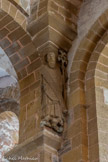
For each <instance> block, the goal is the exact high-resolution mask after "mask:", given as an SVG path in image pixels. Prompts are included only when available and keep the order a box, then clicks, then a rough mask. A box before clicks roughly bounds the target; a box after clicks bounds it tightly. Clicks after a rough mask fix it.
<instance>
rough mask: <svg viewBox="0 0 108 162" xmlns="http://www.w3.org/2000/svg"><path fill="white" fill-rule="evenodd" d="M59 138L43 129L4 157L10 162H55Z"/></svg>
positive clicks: (59, 142) (59, 143)
mask: <svg viewBox="0 0 108 162" xmlns="http://www.w3.org/2000/svg"><path fill="white" fill-rule="evenodd" d="M60 145H61V137H60V136H58V135H57V134H56V133H54V132H51V131H50V130H48V129H47V128H44V130H42V131H41V132H40V133H38V134H37V135H36V136H34V137H32V138H30V139H28V140H27V141H26V142H24V143H21V144H19V145H18V146H16V147H15V148H14V149H13V150H12V151H10V152H8V153H7V154H6V155H5V158H6V159H7V160H9V161H10V162H11V161H12V162H13V161H16V162H22V161H26V162H32V161H35V162H57V161H58V156H57V155H58V150H59V149H60Z"/></svg>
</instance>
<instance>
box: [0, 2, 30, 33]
mask: <svg viewBox="0 0 108 162" xmlns="http://www.w3.org/2000/svg"><path fill="white" fill-rule="evenodd" d="M0 8H1V10H3V11H5V12H6V13H7V14H8V15H10V16H11V17H12V18H13V19H14V20H15V21H16V22H17V23H18V24H19V25H21V26H22V28H23V29H24V30H25V31H26V25H27V18H28V13H27V12H26V11H25V10H24V9H23V8H22V7H21V6H20V5H18V4H17V3H16V2H15V1H14V0H1V3H0ZM1 12H2V11H1Z"/></svg>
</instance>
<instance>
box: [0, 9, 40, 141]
mask: <svg viewBox="0 0 108 162" xmlns="http://www.w3.org/2000/svg"><path fill="white" fill-rule="evenodd" d="M0 14H1V17H0V18H1V23H0V46H1V47H2V49H3V50H4V51H5V53H6V54H7V56H8V57H9V59H10V61H11V63H12V65H13V67H14V69H15V71H16V73H17V76H18V81H19V85H20V93H21V98H20V106H21V110H20V117H19V118H20V137H21V138H20V139H21V140H22V141H24V140H26V139H27V138H29V137H30V136H31V134H27V133H26V131H27V129H28V126H29V124H28V123H30V122H31V121H34V122H32V123H33V124H34V125H33V128H34V129H33V128H31V129H32V131H31V132H32V133H33V132H35V131H36V129H39V128H38V126H37V127H36V126H35V123H36V122H35V120H36V117H35V115H36V114H35V113H36V112H35V111H37V110H36V109H35V106H34V105H35V104H36V103H38V102H39V101H38V98H39V90H38V87H39V84H40V78H39V75H38V74H39V67H40V64H41V63H40V58H39V56H38V52H37V51H36V48H35V46H34V45H33V42H32V40H31V38H30V36H29V35H28V34H27V33H26V32H25V31H24V29H23V28H22V27H21V26H20V25H19V24H18V23H17V22H15V20H14V19H13V18H12V17H10V16H9V15H8V14H7V13H6V12H4V11H3V10H1V13H0ZM31 109H32V110H34V113H33V111H32V112H31V116H32V117H31V116H29V115H27V114H30V113H29V111H31ZM29 117H30V118H29ZM23 128H25V129H23ZM22 129H23V131H25V132H23V131H22ZM25 133H26V136H25V135H24V134H25Z"/></svg>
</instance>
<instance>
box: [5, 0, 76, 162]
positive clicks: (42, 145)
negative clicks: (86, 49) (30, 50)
mask: <svg viewBox="0 0 108 162" xmlns="http://www.w3.org/2000/svg"><path fill="white" fill-rule="evenodd" d="M56 2H57V3H56V4H55V3H54V2H53V1H51V0H45V1H42V0H40V1H38V0H32V1H31V7H30V9H31V11H30V13H31V14H30V17H29V19H28V27H27V30H28V32H29V34H30V36H31V38H32V40H33V43H34V45H35V47H36V49H37V52H38V54H39V56H40V57H41V63H42V64H43V62H42V59H43V57H44V55H45V54H47V53H49V52H54V53H56V54H57V53H58V49H62V50H64V51H68V50H69V49H70V47H71V46H72V41H73V40H74V39H75V38H76V25H74V22H71V21H70V20H71V16H72V13H71V14H69V12H67V11H66V9H64V7H67V6H70V7H73V6H72V4H71V2H69V1H65V3H64V2H63V4H62V3H61V2H62V1H60V4H59V2H58V1H57V0H56ZM60 6H61V7H60ZM72 11H74V12H75V13H76V8H75V6H74V7H73V10H72ZM33 57H35V55H34V56H33ZM31 59H33V58H31ZM37 64H38V63H37ZM33 66H36V64H35V65H33ZM39 73H40V72H39ZM39 86H40V84H39ZM39 89H40V87H39ZM36 95H37V94H36ZM30 97H31V96H30ZM37 97H38V104H35V105H34V106H33V107H35V109H38V110H39V111H37V112H38V114H37V116H38V117H39V118H40V116H41V107H42V105H41V94H40V92H39V93H38V96H37ZM31 107H32V105H30V109H32V108H31ZM30 109H29V110H30ZM30 112H31V113H32V111H30ZM27 115H29V113H28V114H27ZM21 118H22V119H23V116H22V117H21ZM35 124H36V123H35V120H34V119H33V118H30V121H29V123H28V125H27V123H26V125H24V124H23V128H24V129H25V128H26V129H25V130H26V133H25V132H24V133H23V132H20V144H19V145H18V146H17V147H16V148H15V149H14V150H12V151H11V152H9V153H8V154H6V158H7V159H9V157H10V161H12V160H11V158H13V157H15V158H16V159H15V160H16V162H17V161H18V162H19V161H21V160H23V159H21V158H26V157H27V158H30V157H31V158H36V159H35V161H36V162H58V150H59V149H60V145H61V139H62V138H61V137H60V136H59V135H58V134H57V133H55V132H54V131H52V130H51V129H50V128H49V129H48V128H46V127H44V128H43V130H42V129H40V128H39V124H40V121H39V120H38V129H36V130H34V127H35ZM32 128H33V129H32ZM21 130H22V129H21ZM23 134H25V135H26V136H28V134H30V136H31V137H30V136H29V138H28V139H26V140H25V141H24V142H23V138H22V139H21V136H22V137H24V135H23ZM18 158H19V159H18ZM26 161H29V159H26Z"/></svg>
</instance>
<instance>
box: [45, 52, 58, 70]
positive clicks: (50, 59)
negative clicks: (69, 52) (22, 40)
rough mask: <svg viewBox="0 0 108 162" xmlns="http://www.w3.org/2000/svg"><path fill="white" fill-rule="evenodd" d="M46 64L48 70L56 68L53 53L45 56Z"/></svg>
mask: <svg viewBox="0 0 108 162" xmlns="http://www.w3.org/2000/svg"><path fill="white" fill-rule="evenodd" d="M47 62H48V66H49V67H50V68H55V66H56V54H55V53H54V52H49V53H48V54H47Z"/></svg>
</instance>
